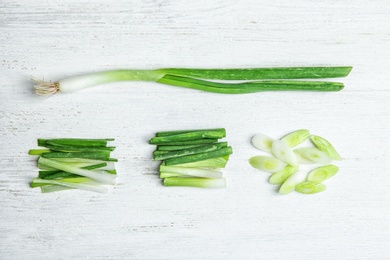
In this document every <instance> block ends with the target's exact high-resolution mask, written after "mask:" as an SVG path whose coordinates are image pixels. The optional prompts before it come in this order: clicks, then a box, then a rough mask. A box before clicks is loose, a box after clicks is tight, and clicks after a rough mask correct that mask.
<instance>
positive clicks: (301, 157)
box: [294, 150, 315, 164]
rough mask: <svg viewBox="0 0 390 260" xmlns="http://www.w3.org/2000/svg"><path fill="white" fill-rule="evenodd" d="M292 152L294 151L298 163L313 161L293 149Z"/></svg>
mask: <svg viewBox="0 0 390 260" xmlns="http://www.w3.org/2000/svg"><path fill="white" fill-rule="evenodd" d="M294 153H295V156H296V157H297V160H298V163H300V164H314V163H315V162H313V161H311V160H309V159H306V158H305V157H303V156H302V155H300V154H299V153H297V151H296V150H294Z"/></svg>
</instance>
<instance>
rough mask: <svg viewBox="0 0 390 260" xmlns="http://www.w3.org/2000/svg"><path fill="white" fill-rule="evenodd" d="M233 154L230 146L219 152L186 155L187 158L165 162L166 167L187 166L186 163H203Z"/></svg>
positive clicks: (176, 158)
mask: <svg viewBox="0 0 390 260" xmlns="http://www.w3.org/2000/svg"><path fill="white" fill-rule="evenodd" d="M232 153H233V149H232V147H230V146H228V147H223V148H220V149H218V150H215V151H211V152H205V153H199V154H192V155H185V156H181V157H175V158H168V159H166V160H165V165H177V164H185V163H191V162H197V161H203V160H206V159H212V158H218V157H223V156H227V155H230V154H232Z"/></svg>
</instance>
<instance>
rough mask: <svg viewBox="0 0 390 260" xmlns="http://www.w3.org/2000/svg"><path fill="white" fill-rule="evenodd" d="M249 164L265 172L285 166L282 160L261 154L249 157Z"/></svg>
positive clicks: (274, 170) (276, 170) (275, 170)
mask: <svg viewBox="0 0 390 260" xmlns="http://www.w3.org/2000/svg"><path fill="white" fill-rule="evenodd" d="M249 164H250V165H252V167H253V168H256V169H259V170H262V171H266V172H278V171H280V170H282V169H284V167H286V163H284V162H283V161H281V160H279V159H276V158H274V157H270V156H262V155H258V156H253V157H251V158H250V159H249Z"/></svg>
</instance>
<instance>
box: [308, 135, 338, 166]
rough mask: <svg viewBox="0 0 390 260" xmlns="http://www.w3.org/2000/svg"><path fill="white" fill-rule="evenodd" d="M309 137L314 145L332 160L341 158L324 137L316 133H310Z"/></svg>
mask: <svg viewBox="0 0 390 260" xmlns="http://www.w3.org/2000/svg"><path fill="white" fill-rule="evenodd" d="M310 139H311V141H312V142H313V143H314V144H315V146H317V148H318V149H320V150H321V151H324V152H325V153H327V154H328V155H329V157H330V158H332V159H333V160H342V158H341V156H340V154H339V153H338V152H337V151H336V149H335V148H334V147H333V145H332V144H331V143H330V142H329V141H328V140H326V139H325V138H323V137H321V136H318V135H311V136H310Z"/></svg>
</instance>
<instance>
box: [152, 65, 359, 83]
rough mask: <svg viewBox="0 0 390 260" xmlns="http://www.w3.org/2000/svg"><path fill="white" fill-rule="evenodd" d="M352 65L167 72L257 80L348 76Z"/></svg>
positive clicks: (203, 76)
mask: <svg viewBox="0 0 390 260" xmlns="http://www.w3.org/2000/svg"><path fill="white" fill-rule="evenodd" d="M351 70H352V67H348V66H344V67H291V68H247V69H245V68H244V69H196V68H195V69H187V68H168V69H161V70H160V71H163V72H165V73H166V74H172V75H177V76H186V77H191V78H202V79H220V80H256V79H302V78H311V79H314V78H338V77H346V76H348V74H349V73H350V71H351Z"/></svg>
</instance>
